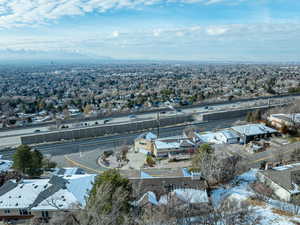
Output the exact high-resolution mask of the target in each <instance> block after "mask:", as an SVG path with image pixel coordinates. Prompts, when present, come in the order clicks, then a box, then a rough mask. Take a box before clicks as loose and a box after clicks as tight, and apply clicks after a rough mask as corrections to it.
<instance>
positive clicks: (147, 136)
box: [145, 132, 157, 140]
mask: <svg viewBox="0 0 300 225" xmlns="http://www.w3.org/2000/svg"><path fill="white" fill-rule="evenodd" d="M156 138H157V136H156V135H155V134H153V133H152V132H148V133H147V134H146V136H145V139H147V140H154V139H156Z"/></svg>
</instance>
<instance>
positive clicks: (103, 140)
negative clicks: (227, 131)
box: [0, 118, 243, 159]
mask: <svg viewBox="0 0 300 225" xmlns="http://www.w3.org/2000/svg"><path fill="white" fill-rule="evenodd" d="M240 119H243V118H236V119H227V120H226V119H225V120H221V121H220V120H217V121H211V122H203V123H199V124H198V126H199V127H200V128H201V129H202V130H205V131H209V130H214V129H221V128H226V127H230V126H231V125H232V124H233V123H234V122H235V121H237V120H240ZM186 126H187V125H178V126H173V127H166V128H160V137H168V136H176V135H181V134H182V131H183V129H184V128H185V127H186ZM148 131H151V132H154V133H157V129H151V130H148ZM144 132H146V131H144ZM144 132H136V133H129V134H121V135H113V136H104V137H98V138H92V139H85V140H76V141H71V142H63V143H55V144H42V145H38V146H35V147H34V148H36V149H38V150H39V151H41V152H42V153H43V154H47V155H52V156H57V155H65V154H70V153H77V152H87V151H93V150H96V149H97V150H99V152H101V151H104V150H106V149H111V148H117V147H119V146H120V145H123V144H132V143H133V140H134V139H135V138H136V137H137V136H138V135H140V134H142V133H144ZM14 152H15V149H12V150H2V151H0V154H2V157H3V158H4V159H12V155H13V154H14Z"/></svg>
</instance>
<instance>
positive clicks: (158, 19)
mask: <svg viewBox="0 0 300 225" xmlns="http://www.w3.org/2000/svg"><path fill="white" fill-rule="evenodd" d="M299 12H300V1H299V0H0V60H3V59H5V58H7V57H12V58H14V57H16V58H17V57H25V56H26V57H36V58H38V57H39V56H45V55H48V56H49V57H52V58H55V57H60V56H70V55H76V56H80V57H92V58H102V57H104V58H106V57H109V58H114V59H129V60H186V61H209V60H216V61H300V60H299V59H300V13H299Z"/></svg>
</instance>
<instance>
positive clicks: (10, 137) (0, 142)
mask: <svg viewBox="0 0 300 225" xmlns="http://www.w3.org/2000/svg"><path fill="white" fill-rule="evenodd" d="M294 98H296V97H279V98H278V99H276V100H272V102H271V104H275V103H277V104H278V103H280V104H282V103H284V102H285V101H286V100H287V99H294ZM267 104H268V99H260V100H249V101H245V102H243V101H241V102H234V103H226V104H215V105H213V106H209V107H205V106H199V107H191V108H185V109H182V112H175V111H167V112H166V113H165V114H161V117H165V116H171V115H175V114H178V113H179V114H182V113H187V114H190V113H195V112H197V113H205V112H214V111H224V110H229V109H231V110H232V109H238V108H249V107H255V106H265V105H267ZM169 110H170V109H169ZM156 116H157V113H154V112H148V113H141V114H138V115H136V119H137V120H145V119H149V118H151V119H153V118H156ZM131 120H132V119H130V118H129V117H128V116H119V117H113V118H111V120H110V121H109V122H108V124H118V123H124V122H130V121H131ZM96 122H97V124H103V120H93V121H86V122H77V123H70V124H67V125H68V126H69V128H70V129H73V128H78V126H79V127H86V126H94V125H95V123H96ZM81 124H82V125H81ZM83 124H86V126H85V125H83ZM51 126H52V127H53V125H46V126H45V125H42V124H41V125H40V126H39V127H32V128H15V129H13V130H7V131H0V147H2V148H6V147H8V146H17V145H19V144H20V136H23V135H30V134H34V133H35V131H36V130H40V133H43V132H49V131H50V130H51Z"/></svg>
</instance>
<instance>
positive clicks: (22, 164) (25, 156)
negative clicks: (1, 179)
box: [13, 145, 32, 173]
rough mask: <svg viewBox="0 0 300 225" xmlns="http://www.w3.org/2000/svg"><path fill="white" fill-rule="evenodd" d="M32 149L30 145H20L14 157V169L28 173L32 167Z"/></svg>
mask: <svg viewBox="0 0 300 225" xmlns="http://www.w3.org/2000/svg"><path fill="white" fill-rule="evenodd" d="M31 159H32V157H31V149H30V147H29V146H28V145H20V146H19V147H18V148H17V151H16V153H15V154H14V155H13V168H14V169H16V170H17V171H19V172H22V173H26V172H27V170H28V169H29V168H30V167H31V165H32V163H31Z"/></svg>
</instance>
